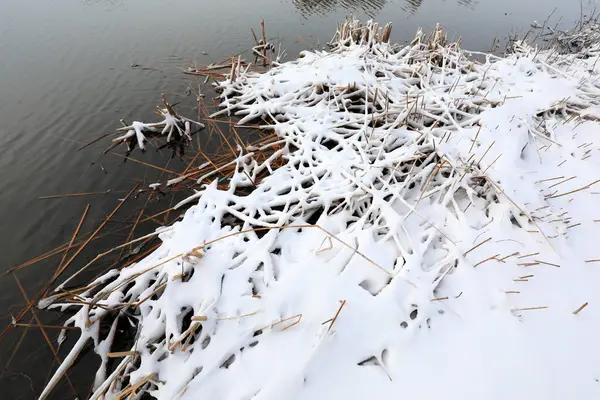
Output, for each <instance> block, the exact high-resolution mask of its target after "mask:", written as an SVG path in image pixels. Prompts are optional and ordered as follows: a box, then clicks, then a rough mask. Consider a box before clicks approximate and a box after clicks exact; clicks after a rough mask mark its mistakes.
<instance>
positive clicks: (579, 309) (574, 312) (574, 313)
mask: <svg viewBox="0 0 600 400" xmlns="http://www.w3.org/2000/svg"><path fill="white" fill-rule="evenodd" d="M587 305H588V302H587V301H586V302H585V303H583V304H582V305H581V306H579V308H578V309H577V310H575V311H573V315H577V314H579V312H580V311H581V310H583V309H584V308H586V307H587Z"/></svg>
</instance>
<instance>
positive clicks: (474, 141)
mask: <svg viewBox="0 0 600 400" xmlns="http://www.w3.org/2000/svg"><path fill="white" fill-rule="evenodd" d="M481 128H483V125H479V129H477V133H476V134H475V139H473V143H471V148H470V149H469V153H470V152H471V151H473V146H475V143H476V142H477V138H478V137H479V132H481Z"/></svg>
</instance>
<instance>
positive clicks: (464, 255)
mask: <svg viewBox="0 0 600 400" xmlns="http://www.w3.org/2000/svg"><path fill="white" fill-rule="evenodd" d="M490 240H492V238H491V237H489V238H487V239H485V240H484V241H483V242H481V243H479V244H478V245H475V246H473V247H471V248H470V249H469V250H467V251H465V252H464V253H463V257H466V255H467V254H469V253H470V252H472V251H473V250H475V249H476V248H478V247H479V246H481V245H483V244H485V243H487V242H489V241H490Z"/></svg>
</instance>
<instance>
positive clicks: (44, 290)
mask: <svg viewBox="0 0 600 400" xmlns="http://www.w3.org/2000/svg"><path fill="white" fill-rule="evenodd" d="M138 186H139V182H138V183H137V184H136V185H135V186H134V188H133V189H131V191H130V192H129V193H128V194H127V196H125V198H124V200H123V201H121V202H119V204H118V205H117V206H116V207H115V209H114V210H113V211H112V212H111V213H110V214H109V215H108V217H106V219H105V220H104V221H103V222H102V223H101V224H100V226H99V227H98V228H97V229H96V230H95V231H94V232H93V233H92V234H91V235H90V236H89V237H88V238H87V239H86V240H85V242H84V243H83V244H82V245H81V246H80V247H79V248H78V249H77V251H76V252H75V254H73V256H71V258H70V259H69V261H67V262H66V263H65V264H64V265H63V266H62V268H61V270H60V273H59V274H58V275H57V276H56V277H55V278H53V279H51V280H50V281H49V282H48V283H47V284H46V285H44V287H43V288H42V290H41V291H40V292H39V293H38V294H37V295H35V296H34V298H33V299H32V300H31V301H30V302H29V304H27V306H26V307H25V308H24V309H23V310H21V312H19V314H18V315H17V316H16V317H15V321H16V322H18V321H20V319H21V318H22V317H23V315H25V313H27V312H28V311H29V310H30V309H31V308H32V307H33V306H34V304H35V303H36V302H37V301H38V300H39V299H40V298H41V297H42V296H43V295H44V293H46V291H47V290H48V289H49V288H50V286H52V284H53V283H54V282H55V281H56V279H58V277H59V276H60V274H61V273H62V272H63V271H64V270H66V269H67V268H68V267H69V265H70V264H71V263H72V262H73V260H74V259H75V258H76V257H77V256H78V255H79V253H81V252H82V251H83V249H84V248H85V247H86V246H87V245H88V243H90V242H91V241H92V240H93V239H94V237H95V236H96V235H97V234H98V232H100V230H101V229H102V228H103V227H104V225H106V223H107V222H108V221H109V220H110V219H111V218H112V216H113V215H114V214H115V213H116V212H117V211H118V210H119V209H120V208H121V206H122V205H123V204H124V203H125V202H126V201H127V199H128V198H129V197H130V196H131V194H132V193H133V192H134V191H135V190H136V189H137V187H138ZM76 274H77V273H76ZM69 279H71V278H69ZM67 281H68V280H67ZM65 283H66V282H65ZM63 284H64V283H63ZM13 326H14V325H13V324H9V325H8V326H7V327H6V328H5V329H4V331H3V332H2V333H1V334H0V340H2V338H3V337H4V336H5V335H6V334H7V333H8V332H10V331H11V330H12V328H13Z"/></svg>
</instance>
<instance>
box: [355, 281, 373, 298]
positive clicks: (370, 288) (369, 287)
mask: <svg viewBox="0 0 600 400" xmlns="http://www.w3.org/2000/svg"><path fill="white" fill-rule="evenodd" d="M358 286H360V287H361V288H363V289H365V290H366V291H367V292H369V293H370V294H371V295H372V296H375V295H376V294H377V292H376V291H375V289H373V286H372V285H371V282H369V281H368V280H364V281H362V282H361V283H359V284H358Z"/></svg>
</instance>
